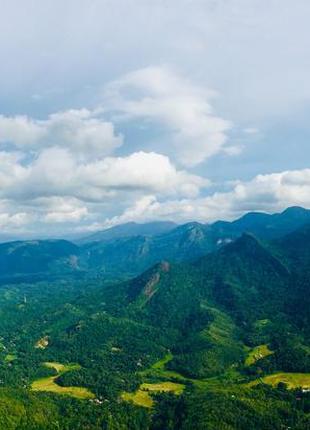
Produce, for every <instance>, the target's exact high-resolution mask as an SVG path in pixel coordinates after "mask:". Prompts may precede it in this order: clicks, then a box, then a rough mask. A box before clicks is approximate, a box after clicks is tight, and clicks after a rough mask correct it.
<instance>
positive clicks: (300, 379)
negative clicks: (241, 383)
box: [247, 372, 310, 389]
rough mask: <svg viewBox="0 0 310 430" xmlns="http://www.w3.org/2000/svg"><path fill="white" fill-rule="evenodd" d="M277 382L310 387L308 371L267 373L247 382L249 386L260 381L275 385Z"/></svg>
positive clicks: (298, 386) (291, 386)
mask: <svg viewBox="0 0 310 430" xmlns="http://www.w3.org/2000/svg"><path fill="white" fill-rule="evenodd" d="M279 382H284V383H285V384H287V386H288V388H291V389H293V388H306V389H310V373H285V372H281V373H275V374H274V375H268V376H265V377H264V378H261V379H257V380H255V381H252V382H250V383H249V384H247V385H248V386H249V387H253V386H254V385H258V384H260V383H264V384H269V385H272V386H273V387H276V386H277V385H278V384H279Z"/></svg>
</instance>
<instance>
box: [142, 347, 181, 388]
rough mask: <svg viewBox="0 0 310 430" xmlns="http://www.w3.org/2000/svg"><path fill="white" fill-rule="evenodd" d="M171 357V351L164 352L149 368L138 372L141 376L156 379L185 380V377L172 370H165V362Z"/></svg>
mask: <svg viewBox="0 0 310 430" xmlns="http://www.w3.org/2000/svg"><path fill="white" fill-rule="evenodd" d="M172 359H173V355H172V354H171V352H169V353H168V354H166V355H165V356H164V357H163V358H162V359H160V360H159V361H156V363H154V364H153V365H152V366H151V367H150V368H149V369H146V370H142V371H141V372H139V374H140V375H141V376H142V377H151V378H158V379H179V380H180V381H185V380H186V379H187V378H185V377H184V376H182V375H181V374H180V373H177V372H175V371H173V370H166V368H165V367H166V364H168V363H169V361H171V360H172Z"/></svg>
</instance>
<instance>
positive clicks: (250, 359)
mask: <svg viewBox="0 0 310 430" xmlns="http://www.w3.org/2000/svg"><path fill="white" fill-rule="evenodd" d="M271 354H273V351H271V350H270V349H269V348H268V345H258V346H256V347H255V348H253V349H252V350H250V352H249V354H248V356H247V358H246V360H245V365H246V366H251V365H252V364H255V363H256V361H258V360H260V359H262V358H264V357H267V356H268V355H271Z"/></svg>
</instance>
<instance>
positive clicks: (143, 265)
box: [0, 207, 310, 280]
mask: <svg viewBox="0 0 310 430" xmlns="http://www.w3.org/2000/svg"><path fill="white" fill-rule="evenodd" d="M307 224H309V225H310V210H307V209H304V208H300V207H291V208H288V209H286V210H285V211H283V212H282V213H279V214H273V215H269V214H265V213H258V212H250V213H248V214H246V215H244V216H243V217H241V218H239V219H237V220H235V221H232V222H227V221H217V222H215V223H213V224H201V223H198V222H190V223H187V224H183V225H179V226H176V225H175V224H174V223H173V222H154V223H147V224H137V223H127V224H123V225H120V226H115V227H113V228H111V229H108V230H105V231H102V232H98V233H95V234H94V235H92V236H89V237H88V238H84V239H83V240H82V241H81V242H80V243H78V244H73V243H72V242H69V241H65V240H46V241H44V240H40V241H20V242H8V243H4V244H0V269H1V272H0V273H1V275H0V280H1V278H3V277H4V278H6V277H7V276H16V274H18V275H23V274H27V275H31V274H38V273H42V274H44V273H45V274H53V275H56V274H57V276H61V275H62V274H66V275H68V274H81V275H82V274H83V275H86V276H93V275H96V276H97V275H100V276H103V277H105V278H115V277H118V278H119V277H120V278H121V277H128V278H129V277H132V276H136V275H138V274H139V273H142V272H143V271H144V270H146V269H147V268H149V267H151V266H152V265H154V264H156V263H158V262H160V261H162V260H166V261H171V262H183V261H194V260H197V259H198V258H199V257H202V256H204V255H206V254H208V253H211V252H213V251H215V250H217V249H219V248H221V247H223V246H224V245H227V244H228V243H230V242H233V241H235V240H236V239H237V238H239V237H240V236H242V235H243V234H244V233H251V234H253V235H254V236H256V237H257V238H258V239H261V240H273V239H277V240H280V238H282V237H284V236H286V235H288V234H290V233H292V232H294V231H295V230H298V229H300V228H302V227H305V226H306V225H307ZM34 244H37V246H35V247H34Z"/></svg>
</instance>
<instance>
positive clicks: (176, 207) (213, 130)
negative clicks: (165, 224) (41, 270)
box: [0, 0, 310, 237]
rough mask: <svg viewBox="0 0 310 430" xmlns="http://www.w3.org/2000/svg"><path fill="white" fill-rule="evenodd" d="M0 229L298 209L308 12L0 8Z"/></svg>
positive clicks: (106, 1) (188, 1) (303, 168)
mask: <svg viewBox="0 0 310 430" xmlns="http://www.w3.org/2000/svg"><path fill="white" fill-rule="evenodd" d="M0 7H1V13H0V26H1V34H2V36H1V38H0V58H1V71H0V78H1V79H0V227H1V231H2V233H3V234H5V235H8V236H10V237H13V236H16V237H34V236H50V235H54V236H61V235H70V234H79V233H84V232H87V231H94V230H97V229H101V228H106V227H109V226H111V225H115V224H118V223H122V222H127V221H133V220H135V221H138V222H145V221H151V220H155V219H163V220H166V219H169V220H174V221H176V222H186V221H190V220H194V219H195V220H198V221H201V222H212V221H214V220H216V219H218V218H225V219H232V218H235V217H237V216H239V215H241V214H243V213H244V212H246V211H249V210H259V211H267V212H274V211H280V210H282V209H284V208H285V207H287V206H290V205H303V206H306V207H309V206H310V169H309V156H310V147H309V136H310V122H309V112H310V79H309V76H310V55H309V53H310V29H309V25H308V23H309V18H310V3H309V2H308V1H307V0H298V2H293V1H291V0H281V1H280V0H178V1H176V0H169V1H168V0H166V1H164V0H113V1H112V0H87V1H86V0H74V1H73V0H66V1H65V2H63V1H60V0H52V1H51V0H43V1H42V0H41V1H39V0H24V1H23V2H22V4H21V2H20V1H17V0H10V1H8V0H3V1H2V2H1V5H0Z"/></svg>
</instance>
